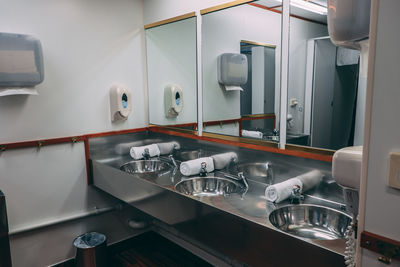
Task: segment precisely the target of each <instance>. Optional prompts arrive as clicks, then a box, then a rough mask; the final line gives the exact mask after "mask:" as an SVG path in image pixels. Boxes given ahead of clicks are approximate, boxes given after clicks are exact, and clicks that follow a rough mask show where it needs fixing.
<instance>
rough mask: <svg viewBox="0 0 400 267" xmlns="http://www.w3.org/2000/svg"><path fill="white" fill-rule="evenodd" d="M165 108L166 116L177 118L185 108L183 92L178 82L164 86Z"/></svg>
mask: <svg viewBox="0 0 400 267" xmlns="http://www.w3.org/2000/svg"><path fill="white" fill-rule="evenodd" d="M164 108H165V117H167V118H175V117H177V116H178V115H179V113H180V112H182V109H183V92H182V89H181V88H180V87H179V86H178V85H176V84H169V85H167V86H165V87H164Z"/></svg>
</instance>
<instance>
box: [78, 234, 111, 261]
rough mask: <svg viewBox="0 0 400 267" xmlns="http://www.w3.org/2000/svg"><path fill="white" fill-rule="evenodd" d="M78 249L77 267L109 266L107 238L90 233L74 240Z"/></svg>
mask: <svg viewBox="0 0 400 267" xmlns="http://www.w3.org/2000/svg"><path fill="white" fill-rule="evenodd" d="M74 246H75V247H76V256H75V266H77V267H106V266H108V254H107V238H106V236H105V235H103V234H100V233H97V232H89V233H86V234H83V235H80V236H78V237H77V238H75V240H74Z"/></svg>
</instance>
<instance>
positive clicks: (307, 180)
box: [265, 170, 323, 203]
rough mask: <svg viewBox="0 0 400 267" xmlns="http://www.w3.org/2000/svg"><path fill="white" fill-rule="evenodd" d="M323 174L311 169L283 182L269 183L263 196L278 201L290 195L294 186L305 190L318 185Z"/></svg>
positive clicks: (302, 190)
mask: <svg viewBox="0 0 400 267" xmlns="http://www.w3.org/2000/svg"><path fill="white" fill-rule="evenodd" d="M322 177H323V174H322V173H321V172H320V171H318V170H312V171H310V172H307V173H304V174H302V175H299V176H296V177H294V178H291V179H288V180H286V181H284V182H281V183H277V184H274V185H270V186H268V187H267V188H266V189H265V197H266V199H267V200H268V201H270V202H275V203H279V202H282V201H284V200H286V199H287V198H289V197H290V195H291V194H292V190H293V187H294V186H299V187H300V192H302V193H303V192H306V191H307V190H310V189H312V188H313V187H315V186H316V185H318V184H319V183H320V182H321V180H322Z"/></svg>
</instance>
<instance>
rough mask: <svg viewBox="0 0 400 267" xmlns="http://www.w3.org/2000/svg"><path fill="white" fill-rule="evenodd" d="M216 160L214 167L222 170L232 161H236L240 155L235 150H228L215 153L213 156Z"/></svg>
mask: <svg viewBox="0 0 400 267" xmlns="http://www.w3.org/2000/svg"><path fill="white" fill-rule="evenodd" d="M211 157H212V158H213V160H214V168H215V169H216V170H221V169H224V168H226V166H228V165H229V163H231V162H232V161H233V162H234V163H236V162H237V161H238V156H237V154H236V153H235V152H226V153H220V154H215V155H212V156H211Z"/></svg>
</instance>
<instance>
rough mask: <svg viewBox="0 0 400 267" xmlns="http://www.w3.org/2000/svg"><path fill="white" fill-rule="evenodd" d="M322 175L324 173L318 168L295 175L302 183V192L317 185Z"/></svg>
mask: <svg viewBox="0 0 400 267" xmlns="http://www.w3.org/2000/svg"><path fill="white" fill-rule="evenodd" d="M323 177H324V175H323V174H322V173H321V172H320V171H319V170H312V171H309V172H306V173H304V174H302V175H299V176H297V178H299V180H300V181H301V182H302V184H303V192H306V191H307V190H310V189H312V188H313V187H314V186H316V185H318V184H319V183H320V182H321V181H322V178H323Z"/></svg>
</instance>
